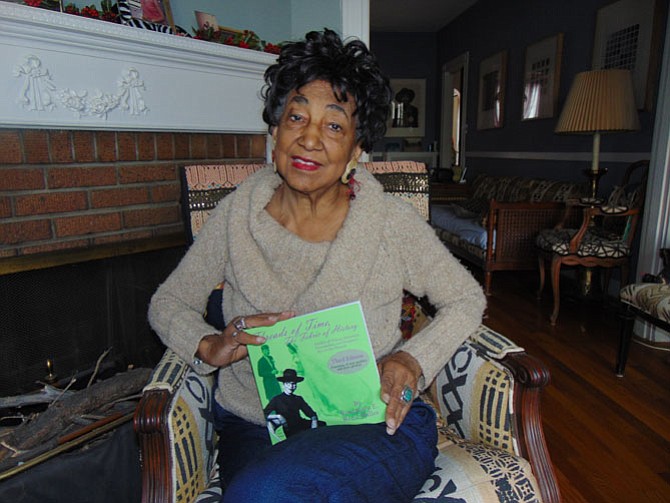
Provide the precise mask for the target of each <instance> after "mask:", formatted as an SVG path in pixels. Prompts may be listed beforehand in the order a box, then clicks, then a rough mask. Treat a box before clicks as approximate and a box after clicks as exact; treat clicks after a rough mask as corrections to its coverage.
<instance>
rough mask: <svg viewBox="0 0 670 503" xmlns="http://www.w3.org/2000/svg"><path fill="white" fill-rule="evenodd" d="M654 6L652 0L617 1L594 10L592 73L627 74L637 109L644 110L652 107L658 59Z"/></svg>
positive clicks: (658, 43) (658, 41)
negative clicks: (623, 71)
mask: <svg viewBox="0 0 670 503" xmlns="http://www.w3.org/2000/svg"><path fill="white" fill-rule="evenodd" d="M659 3H660V2H659ZM655 4H656V2H655V0H619V1H617V2H614V3H611V4H609V5H606V6H605V7H602V8H600V9H598V15H597V18H596V32H595V37H594V42H593V61H592V67H593V69H594V70H601V69H608V68H624V69H627V70H630V71H631V73H632V76H633V85H634V88H635V102H636V104H637V107H638V108H639V109H642V108H645V109H647V110H650V109H651V108H652V107H653V100H654V94H655V93H654V89H655V82H656V75H657V72H658V66H659V64H658V59H659V57H660V49H659V45H660V40H657V38H658V37H659V30H658V27H657V26H656V24H657V23H655V15H654V9H655Z"/></svg>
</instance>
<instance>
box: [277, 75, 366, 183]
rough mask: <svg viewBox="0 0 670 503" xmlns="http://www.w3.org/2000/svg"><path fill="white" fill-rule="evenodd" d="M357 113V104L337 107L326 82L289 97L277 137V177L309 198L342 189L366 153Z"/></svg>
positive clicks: (302, 88)
mask: <svg viewBox="0 0 670 503" xmlns="http://www.w3.org/2000/svg"><path fill="white" fill-rule="evenodd" d="M354 112H355V104H354V100H353V98H352V97H351V96H349V99H348V101H346V102H340V101H337V98H336V97H335V94H334V93H333V90H332V88H331V85H330V84H329V83H328V82H324V81H322V80H317V81H314V82H311V83H309V84H306V85H304V86H303V87H301V88H300V89H299V90H293V91H291V92H290V93H289V94H288V96H287V99H286V106H285V107H284V111H283V112H282V115H281V117H280V119H279V124H278V126H277V127H275V128H274V130H273V132H272V137H273V139H274V140H275V142H276V144H275V149H274V158H275V164H276V166H277V171H278V172H279V174H280V175H281V176H282V178H283V179H284V180H285V182H286V184H287V185H288V186H289V187H290V188H291V189H293V190H296V191H299V192H303V193H307V194H320V193H325V192H328V191H329V190H332V189H334V188H336V189H339V185H341V183H342V182H341V181H340V178H341V176H342V173H343V172H344V169H345V167H346V165H347V163H349V162H350V161H351V160H353V159H358V157H359V156H360V154H361V152H362V150H361V148H360V146H359V145H357V144H356V118H355V117H354Z"/></svg>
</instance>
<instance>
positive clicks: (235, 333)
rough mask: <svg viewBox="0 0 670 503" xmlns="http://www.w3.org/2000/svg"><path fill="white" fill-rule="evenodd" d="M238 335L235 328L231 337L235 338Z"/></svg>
mask: <svg viewBox="0 0 670 503" xmlns="http://www.w3.org/2000/svg"><path fill="white" fill-rule="evenodd" d="M238 335H239V332H238V331H237V330H235V331H234V332H233V339H235V338H236V337H237V336H238Z"/></svg>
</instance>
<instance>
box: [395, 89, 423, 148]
mask: <svg viewBox="0 0 670 503" xmlns="http://www.w3.org/2000/svg"><path fill="white" fill-rule="evenodd" d="M390 84H391V89H392V90H393V99H392V102H391V114H390V117H389V120H388V122H387V124H386V136H388V137H402V138H422V137H423V136H424V135H425V131H426V79H391V80H390Z"/></svg>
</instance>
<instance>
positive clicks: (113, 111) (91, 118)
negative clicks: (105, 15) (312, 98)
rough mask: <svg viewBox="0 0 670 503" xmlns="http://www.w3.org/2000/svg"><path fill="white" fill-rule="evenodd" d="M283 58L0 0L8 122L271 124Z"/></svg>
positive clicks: (123, 126)
mask: <svg viewBox="0 0 670 503" xmlns="http://www.w3.org/2000/svg"><path fill="white" fill-rule="evenodd" d="M275 58H276V56H275V55H272V54H266V53H262V52H258V51H251V50H247V49H239V48H236V47H230V46H224V45H221V44H215V43H210V42H203V41H200V40H194V39H189V38H184V37H177V36H174V35H167V34H162V33H155V32H150V31H147V30H142V29H138V28H131V27H127V26H121V25H117V24H114V23H108V22H104V21H96V20H92V19H87V18H82V17H78V16H72V15H68V14H61V13H59V12H51V11H47V10H43V9H37V8H32V7H26V6H23V5H16V4H12V3H6V2H0V127H39V128H57V129H60V128H62V129H113V130H154V131H176V130H178V131H218V132H231V133H256V132H265V131H266V126H265V124H264V123H263V122H262V120H261V109H262V102H261V99H260V91H261V88H262V86H263V73H264V71H265V69H266V68H267V66H268V65H270V64H272V63H273V62H274V61H275Z"/></svg>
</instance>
